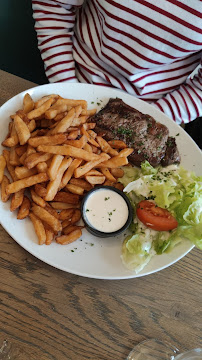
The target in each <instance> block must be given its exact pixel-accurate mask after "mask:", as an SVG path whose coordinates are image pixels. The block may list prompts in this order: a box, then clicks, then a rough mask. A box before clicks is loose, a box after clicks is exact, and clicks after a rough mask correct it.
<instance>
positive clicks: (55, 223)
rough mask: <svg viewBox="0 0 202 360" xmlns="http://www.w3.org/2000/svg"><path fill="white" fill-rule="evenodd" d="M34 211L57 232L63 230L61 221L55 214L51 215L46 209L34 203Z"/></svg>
mask: <svg viewBox="0 0 202 360" xmlns="http://www.w3.org/2000/svg"><path fill="white" fill-rule="evenodd" d="M32 212H33V213H34V215H36V216H37V217H38V218H39V219H40V220H41V221H44V222H45V223H46V224H48V225H49V226H50V227H51V229H52V230H53V231H54V232H55V233H57V232H58V231H61V230H62V225H61V223H60V221H59V220H58V219H56V217H55V216H53V215H51V214H50V213H49V212H48V211H47V210H46V209H44V208H42V207H40V206H38V205H35V204H34V205H33V206H32Z"/></svg>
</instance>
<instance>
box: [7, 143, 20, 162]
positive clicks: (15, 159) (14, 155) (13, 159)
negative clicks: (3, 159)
mask: <svg viewBox="0 0 202 360" xmlns="http://www.w3.org/2000/svg"><path fill="white" fill-rule="evenodd" d="M9 161H10V164H11V165H12V166H18V165H21V163H20V159H19V156H18V155H17V153H16V151H15V147H12V148H11V150H10V158H9Z"/></svg>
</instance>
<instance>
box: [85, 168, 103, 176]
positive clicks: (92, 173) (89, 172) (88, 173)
mask: <svg viewBox="0 0 202 360" xmlns="http://www.w3.org/2000/svg"><path fill="white" fill-rule="evenodd" d="M86 175H93V176H99V175H101V176H102V173H101V172H100V171H98V170H95V169H93V170H90V171H88V172H87V173H86Z"/></svg>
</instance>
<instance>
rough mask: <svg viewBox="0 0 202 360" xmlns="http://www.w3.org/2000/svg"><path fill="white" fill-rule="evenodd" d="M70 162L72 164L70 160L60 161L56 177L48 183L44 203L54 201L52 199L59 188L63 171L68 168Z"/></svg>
mask: <svg viewBox="0 0 202 360" xmlns="http://www.w3.org/2000/svg"><path fill="white" fill-rule="evenodd" d="M71 162H72V159H71V158H68V159H63V160H62V163H61V165H60V166H59V169H58V172H57V177H56V178H55V179H54V180H51V181H50V182H49V183H48V186H47V195H46V197H45V200H46V201H52V200H53V199H54V197H55V195H56V193H57V191H58V189H59V186H60V183H61V180H62V176H63V174H64V172H65V170H66V169H67V168H68V167H69V166H70V164H71Z"/></svg>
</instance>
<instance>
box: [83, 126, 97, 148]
mask: <svg viewBox="0 0 202 360" xmlns="http://www.w3.org/2000/svg"><path fill="white" fill-rule="evenodd" d="M89 131H93V130H89ZM81 133H82V134H83V135H85V136H86V138H87V139H88V142H89V143H90V144H91V145H94V146H96V147H100V145H99V144H98V143H97V141H95V140H94V136H92V135H91V134H90V133H89V132H88V131H86V129H85V128H84V126H82V127H81ZM93 133H94V131H93ZM94 134H95V133H94Z"/></svg>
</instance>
